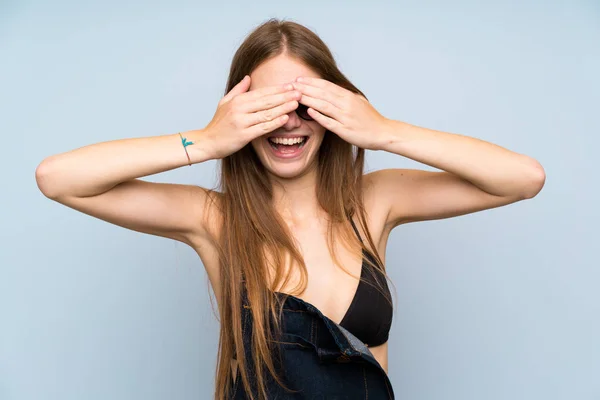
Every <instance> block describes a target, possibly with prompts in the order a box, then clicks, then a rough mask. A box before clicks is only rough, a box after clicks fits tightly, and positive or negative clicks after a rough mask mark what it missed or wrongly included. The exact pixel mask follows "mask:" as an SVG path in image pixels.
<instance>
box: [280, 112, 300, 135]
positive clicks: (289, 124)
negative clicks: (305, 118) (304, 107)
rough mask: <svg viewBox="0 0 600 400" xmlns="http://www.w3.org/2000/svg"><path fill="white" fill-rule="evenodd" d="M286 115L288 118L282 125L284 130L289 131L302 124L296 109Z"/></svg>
mask: <svg viewBox="0 0 600 400" xmlns="http://www.w3.org/2000/svg"><path fill="white" fill-rule="evenodd" d="M288 117H289V118H288V120H287V121H286V122H285V124H283V125H282V128H283V129H285V130H286V131H291V130H293V129H296V128H298V127H300V125H302V119H301V118H300V117H299V116H298V114H296V111H292V112H290V113H288Z"/></svg>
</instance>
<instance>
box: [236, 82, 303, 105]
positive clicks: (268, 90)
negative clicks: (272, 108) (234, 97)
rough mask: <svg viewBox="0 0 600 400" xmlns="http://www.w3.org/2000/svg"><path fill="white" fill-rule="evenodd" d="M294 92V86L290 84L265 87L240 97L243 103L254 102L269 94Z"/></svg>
mask: <svg viewBox="0 0 600 400" xmlns="http://www.w3.org/2000/svg"><path fill="white" fill-rule="evenodd" d="M291 90H294V86H293V85H292V84H291V83H286V84H284V85H275V86H266V87H263V88H260V89H252V90H250V91H249V92H246V93H242V94H241V95H240V96H241V97H243V99H244V101H247V100H255V99H258V98H260V97H263V96H268V95H271V94H277V93H285V92H289V91H291Z"/></svg>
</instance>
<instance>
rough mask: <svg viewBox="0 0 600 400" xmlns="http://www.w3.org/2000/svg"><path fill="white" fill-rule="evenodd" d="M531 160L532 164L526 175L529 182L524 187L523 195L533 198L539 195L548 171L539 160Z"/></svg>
mask: <svg viewBox="0 0 600 400" xmlns="http://www.w3.org/2000/svg"><path fill="white" fill-rule="evenodd" d="M531 160H532V162H531V166H530V167H528V172H527V174H526V176H528V178H527V183H526V184H525V187H524V188H523V197H524V198H525V199H532V198H534V197H535V196H537V195H538V193H539V192H540V191H541V190H542V188H543V187H544V184H545V183H546V172H545V171H544V167H542V165H541V164H540V163H539V162H538V161H537V160H534V159H531Z"/></svg>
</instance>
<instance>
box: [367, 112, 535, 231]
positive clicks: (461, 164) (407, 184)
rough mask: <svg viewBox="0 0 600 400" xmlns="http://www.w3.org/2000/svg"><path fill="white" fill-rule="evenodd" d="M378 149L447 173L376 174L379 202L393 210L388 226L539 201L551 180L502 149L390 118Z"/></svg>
mask: <svg viewBox="0 0 600 400" xmlns="http://www.w3.org/2000/svg"><path fill="white" fill-rule="evenodd" d="M377 126H378V127H379V129H380V131H379V132H380V133H379V134H378V135H374V136H376V137H378V138H379V139H378V140H379V141H378V143H377V144H373V145H372V149H373V150H384V151H388V152H391V153H394V154H398V155H401V156H404V157H407V158H410V159H412V160H415V161H418V162H421V163H423V164H427V165H429V166H432V167H434V168H437V169H440V170H442V171H441V172H436V171H424V170H415V169H384V170H379V171H375V172H372V173H371V174H368V175H369V179H371V181H372V182H373V183H374V184H375V185H376V190H377V195H378V196H381V197H378V199H380V198H381V199H382V200H384V201H385V202H386V203H387V205H388V208H389V212H388V217H387V224H388V225H390V226H391V227H394V226H397V225H399V224H401V223H405V222H413V221H419V220H431V219H440V218H449V217H453V216H458V215H463V214H468V213H472V212H476V211H481V210H486V209H490V208H495V207H500V206H503V205H507V204H510V203H514V202H516V201H520V200H524V199H530V198H532V197H534V196H536V195H537V194H538V193H539V191H540V190H541V189H542V187H543V186H544V182H545V179H546V176H545V172H544V169H543V167H542V166H541V165H540V163H539V162H538V161H536V160H535V159H533V158H531V157H528V156H526V155H523V154H519V153H515V152H513V151H510V150H507V149H505V148H503V147H501V146H498V145H495V144H492V143H489V142H486V141H483V140H480V139H476V138H473V137H469V136H464V135H460V134H455V133H448V132H442V131H437V130H433V129H427V128H422V127H418V126H415V125H411V124H408V123H405V122H401V121H395V120H389V119H385V120H384V121H383V122H382V123H381V124H380V125H377Z"/></svg>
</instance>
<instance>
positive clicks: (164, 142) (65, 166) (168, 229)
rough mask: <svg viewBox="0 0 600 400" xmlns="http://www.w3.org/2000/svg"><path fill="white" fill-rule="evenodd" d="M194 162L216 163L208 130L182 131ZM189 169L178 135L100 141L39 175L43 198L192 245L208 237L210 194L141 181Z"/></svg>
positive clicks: (50, 163)
mask: <svg viewBox="0 0 600 400" xmlns="http://www.w3.org/2000/svg"><path fill="white" fill-rule="evenodd" d="M181 134H182V136H183V137H185V138H186V139H187V140H191V141H193V142H194V145H190V146H187V147H186V149H187V150H188V154H189V156H190V160H191V162H192V163H201V162H204V161H206V160H209V159H211V158H212V157H213V156H212V155H211V154H214V151H213V149H212V144H211V141H210V140H208V135H206V134H205V132H204V130H192V131H188V132H181ZM187 164H188V159H187V157H186V155H185V149H184V147H183V145H182V143H181V137H180V136H179V134H178V133H175V134H168V135H162V136H154V137H141V138H131V139H120V140H113V141H108V142H101V143H96V144H91V145H88V146H85V147H81V148H78V149H75V150H71V151H68V152H66V153H61V154H56V155H52V156H50V157H48V158H46V159H44V160H43V161H42V162H41V163H40V164H39V165H38V167H37V169H36V171H35V176H36V181H37V184H38V187H39V189H40V190H41V191H42V193H43V194H44V195H45V196H46V197H48V198H50V199H52V200H54V201H57V202H59V203H61V204H64V205H66V206H68V207H70V208H73V209H75V210H78V211H81V212H83V213H85V214H88V215H91V216H93V217H96V218H100V219H102V220H104V221H107V222H110V223H113V224H116V225H119V226H122V227H124V228H128V229H132V230H135V231H138V232H143V233H148V234H152V235H157V236H163V237H168V238H171V239H175V240H178V241H181V242H184V243H187V244H190V245H191V243H192V242H193V241H194V240H195V239H196V238H202V237H205V235H206V234H207V231H206V226H205V221H204V219H205V218H204V217H207V216H205V215H203V213H204V211H205V208H204V206H205V204H206V202H207V201H208V196H209V194H208V190H207V189H204V188H202V187H199V186H193V185H183V184H171V183H154V182H148V181H144V180H141V179H138V178H140V177H143V176H148V175H153V174H157V173H160V172H164V171H169V170H172V169H175V168H178V167H181V166H184V165H187Z"/></svg>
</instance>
